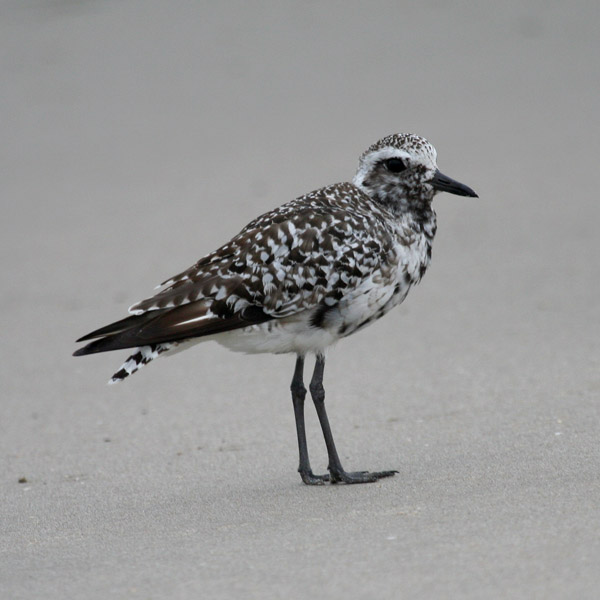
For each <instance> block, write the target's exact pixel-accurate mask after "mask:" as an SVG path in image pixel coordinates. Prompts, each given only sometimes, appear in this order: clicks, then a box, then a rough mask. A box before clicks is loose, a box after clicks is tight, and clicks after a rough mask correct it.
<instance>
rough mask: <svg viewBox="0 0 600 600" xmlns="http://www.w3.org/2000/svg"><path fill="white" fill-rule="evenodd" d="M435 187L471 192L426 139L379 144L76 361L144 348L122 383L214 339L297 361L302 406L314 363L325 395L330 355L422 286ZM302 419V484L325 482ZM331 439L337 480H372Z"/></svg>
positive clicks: (180, 280)
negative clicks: (349, 171) (316, 470)
mask: <svg viewBox="0 0 600 600" xmlns="http://www.w3.org/2000/svg"><path fill="white" fill-rule="evenodd" d="M440 190H441V191H449V192H451V193H455V194H461V195H467V196H475V195H476V194H475V192H473V190H471V189H470V188H468V187H466V186H464V185H463V184H459V183H458V182H456V181H453V180H451V179H449V178H447V177H445V176H444V175H442V174H441V173H440V172H439V171H438V169H437V166H436V151H435V149H434V148H433V146H432V145H431V144H430V143H429V142H428V141H427V140H425V139H424V138H421V137H419V136H416V135H412V134H395V135H391V136H388V137H386V138H383V139H382V140H380V141H379V142H377V143H376V144H374V145H372V146H371V147H370V148H369V149H368V150H367V151H366V152H365V153H364V154H363V155H362V156H361V157H360V160H359V167H358V171H357V173H356V175H355V177H354V179H353V182H352V183H349V182H346V183H337V184H333V185H329V186H327V187H324V188H321V189H319V190H316V191H314V192H311V193H309V194H306V195H304V196H301V197H300V198H296V199H295V200H292V201H291V202H288V203H287V204H284V205H282V206H280V207H279V208H276V209H275V210H272V211H270V212H268V213H265V214H264V215H262V216H260V217H258V218H256V219H254V220H253V221H252V222H250V223H249V224H248V225H247V226H246V227H244V229H242V231H241V232H240V233H239V234H238V235H236V236H235V237H234V238H232V239H231V240H230V241H229V242H227V243H226V244H225V245H224V246H221V247H220V248H218V249H217V250H215V251H214V252H212V253H210V254H208V255H206V256H205V257H204V258H201V259H200V260H199V261H198V262H196V263H195V264H194V265H193V266H192V267H190V268H189V269H186V270H185V271H183V272H182V273H180V274H178V275H176V276H174V277H172V278H170V279H169V280H167V281H165V282H164V283H163V284H161V286H159V287H160V290H159V291H158V292H157V293H156V294H155V295H154V296H152V297H151V298H148V299H146V300H142V301H141V302H138V303H137V304H134V305H133V306H132V307H131V308H130V309H129V312H130V313H131V316H130V317H128V318H126V319H123V320H121V321H118V322H116V323H113V324H111V325H108V326H106V327H103V328H101V329H99V330H97V331H94V332H92V333H91V334H88V335H87V336H84V337H83V338H81V340H79V341H83V340H91V339H94V338H98V339H96V340H95V341H92V342H91V343H89V344H88V345H87V346H85V347H84V348H81V349H80V350H78V351H77V352H76V353H75V354H76V355H81V354H91V353H95V352H103V351H107V350H116V349H119V348H131V347H137V351H136V352H135V353H134V354H133V355H132V356H130V357H129V358H128V359H127V361H126V362H125V363H124V364H123V366H122V367H121V369H120V370H119V371H117V373H115V375H114V376H113V378H112V379H111V383H116V382H118V381H122V380H123V379H125V378H126V377H128V376H129V375H130V374H132V373H134V372H135V371H137V370H138V369H139V368H140V367H141V366H143V365H145V364H147V363H148V362H150V361H151V360H153V359H154V358H156V357H157V356H159V355H161V354H172V353H174V352H175V351H178V350H181V349H183V348H185V347H187V346H189V345H190V344H193V343H197V342H198V341H204V340H209V339H212V340H215V341H217V342H219V343H221V344H223V345H224V346H226V347H228V348H230V349H232V350H235V351H241V352H250V353H252V352H271V353H285V352H293V353H296V354H297V355H298V361H297V367H296V374H295V376H294V382H293V386H292V391H293V396H294V407H295V409H297V408H298V406H299V403H300V400H301V401H302V403H303V397H304V396H303V394H305V393H306V390H304V391H303V392H302V390H303V385H302V380H301V377H302V373H301V369H300V366H301V365H302V366H303V364H304V362H303V361H304V355H305V354H307V353H314V354H316V355H317V367H316V370H315V376H314V377H313V383H312V384H311V393H313V398H315V397H319V394H320V391H319V390H322V386H321V387H319V386H320V378H322V373H323V367H324V357H323V356H324V352H325V349H326V348H327V347H328V346H330V345H331V344H333V343H335V342H336V341H338V340H339V339H341V338H343V337H347V336H349V335H351V334H352V333H354V332H356V331H358V330H359V329H361V328H363V327H365V326H366V325H368V324H369V323H371V322H373V321H374V320H376V319H378V318H379V317H381V316H383V315H384V314H386V313H387V312H388V311H389V310H390V309H391V308H393V307H394V306H396V305H397V304H399V303H400V302H402V301H403V300H404V298H405V297H406V295H407V294H408V292H409V290H410V288H411V286H413V285H415V284H416V283H418V282H419V281H420V280H421V278H422V276H423V274H424V273H425V270H426V269H427V267H428V266H429V262H430V260H431V244H432V242H433V237H434V235H435V232H436V217H435V213H434V211H433V209H432V208H431V201H432V199H433V196H434V194H435V193H436V191H440ZM299 369H300V370H299ZM313 384H314V385H313ZM313 388H314V389H313ZM294 390H295V392H294ZM294 394H295V395H294ZM315 394H316V396H315ZM315 403H316V404H317V410H318V411H319V410H321V411H322V413H319V416H320V419H322V418H324V419H325V420H326V419H327V418H326V416H325V417H323V415H324V414H325V413H324V407H321V408H319V404H318V401H317V400H316V399H315ZM302 405H303V404H302ZM302 414H303V413H302ZM299 419H300V420H301V421H302V422H301V423H300V422H299ZM296 420H297V425H298V427H299V429H298V436H299V444H300V455H301V464H300V471H301V474H302V477H303V480H304V481H305V482H306V483H315V482H319V481H320V482H322V481H323V480H324V479H323V478H322V477H321V478H319V477H316V476H313V475H312V472H311V471H310V466H307V465H308V456H307V454H306V448H305V446H306V443H305V440H304V442H303V441H302V438H303V435H304V434H303V428H304V424H303V416H301V415H299V413H298V412H297V413H296ZM324 434H325V438H326V441H327V443H328V451H329V453H330V470H331V472H332V477H333V479H332V481H334V480H340V481H341V480H343V481H347V482H350V483H352V482H359V480H360V481H363V480H364V481H366V480H369V481H371V480H372V479H368V478H367V479H365V477H366V476H360V474H359V475H356V474H355V475H356V477H355V478H354V479H355V480H356V481H355V480H352V481H350V480H351V479H352V477H350V475H349V474H347V473H345V472H344V471H343V470H342V469H341V465H340V464H339V458H337V455H336V453H335V448H334V447H333V439H332V438H331V434H330V432H329V433H327V432H326V430H325V429H324ZM328 436H329V438H331V439H328ZM303 443H304V451H303ZM332 448H333V450H332ZM303 452H304V455H305V456H304V457H303ZM332 465H333V467H332ZM392 473H393V472H391V471H388V472H384V473H379V474H375V475H378V477H384V476H388V475H390V474H392ZM336 478H337V479H336Z"/></svg>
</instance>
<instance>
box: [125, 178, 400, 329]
mask: <svg viewBox="0 0 600 600" xmlns="http://www.w3.org/2000/svg"><path fill="white" fill-rule="evenodd" d="M337 185H338V186H340V185H346V186H351V184H337ZM331 187H333V186H330V188H331ZM330 188H324V189H323V190H319V191H317V192H313V193H312V194H309V195H307V196H304V197H302V198H299V199H297V200H295V201H292V202H290V203H288V204H286V205H283V206H282V207H280V208H279V209H276V210H274V211H271V212H270V213H266V214H265V215H263V216H261V217H259V218H258V219H255V220H254V221H252V222H251V223H250V224H249V225H248V226H246V227H245V228H244V229H243V230H242V231H241V232H240V233H239V234H238V235H237V236H236V237H234V238H233V239H232V240H231V241H230V242H228V243H227V244H225V245H224V246H222V247H221V248H219V249H218V250H216V251H215V252H213V253H212V254H209V255H208V256H206V257H204V258H203V259H201V260H200V261H198V262H197V263H196V264H195V265H194V266H192V267H191V268H189V269H187V270H186V271H184V272H182V273H180V274H179V275H177V276H175V277H173V278H171V279H169V280H168V281H166V282H165V283H164V284H163V285H165V286H166V287H165V288H164V289H163V290H161V291H160V292H159V293H157V294H156V295H155V296H153V297H151V298H148V299H146V300H143V301H141V302H139V303H137V304H135V305H133V306H132V307H131V308H130V312H132V313H133V314H138V315H141V314H144V313H146V312H148V311H154V310H161V309H169V308H175V307H178V306H182V305H186V304H190V303H191V304H194V303H196V302H200V303H201V305H202V306H205V305H206V303H208V304H209V306H210V310H211V312H212V313H213V314H214V315H215V316H216V317H218V318H221V319H228V318H231V317H233V315H235V314H237V313H238V312H239V311H241V310H244V309H246V308H247V307H249V306H253V307H257V308H260V310H261V311H263V312H264V314H266V315H268V316H269V317H271V318H281V317H285V316H289V315H292V314H294V313H297V312H300V311H302V310H307V309H310V308H313V307H315V306H318V305H320V304H322V303H324V304H326V305H333V304H335V303H337V302H338V301H339V300H341V299H342V298H343V297H344V295H345V294H346V292H347V291H348V290H352V289H355V288H356V287H358V286H359V285H360V283H361V282H362V281H363V280H364V279H365V278H367V277H369V276H370V275H371V274H372V273H373V272H374V271H375V270H377V269H378V268H379V266H380V265H381V264H382V262H385V259H386V256H387V255H388V254H389V252H390V248H391V246H392V244H393V239H392V235H391V234H390V232H389V231H388V230H387V229H386V226H385V222H384V220H383V219H381V218H379V217H378V215H377V214H376V213H374V212H373V210H372V207H369V210H367V209H366V208H365V207H363V206H361V202H360V200H361V199H360V198H358V199H356V201H355V202H353V203H352V202H348V201H346V202H345V203H344V205H343V206H340V205H339V204H338V203H336V202H333V200H335V197H333V198H331V197H328V195H327V191H328V190H329V189H330ZM351 188H353V189H351V190H350V191H354V190H356V188H354V186H351ZM338 191H339V190H338ZM343 191H344V192H345V193H346V194H347V193H348V190H343ZM362 201H363V202H364V199H363V200H362Z"/></svg>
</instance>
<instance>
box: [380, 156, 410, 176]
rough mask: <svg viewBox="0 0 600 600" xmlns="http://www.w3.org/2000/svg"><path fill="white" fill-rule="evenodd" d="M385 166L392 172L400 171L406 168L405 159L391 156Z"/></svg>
mask: <svg viewBox="0 0 600 600" xmlns="http://www.w3.org/2000/svg"><path fill="white" fill-rule="evenodd" d="M385 166H386V168H387V170H388V171H391V172H392V173H400V172H402V171H404V169H406V165H405V164H404V161H403V160H402V159H400V158H389V159H388V160H386V161H385Z"/></svg>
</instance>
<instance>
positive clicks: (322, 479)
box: [298, 469, 330, 485]
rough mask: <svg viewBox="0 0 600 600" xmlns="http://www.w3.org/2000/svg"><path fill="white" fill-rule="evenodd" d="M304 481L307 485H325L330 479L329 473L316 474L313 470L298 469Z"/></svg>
mask: <svg viewBox="0 0 600 600" xmlns="http://www.w3.org/2000/svg"><path fill="white" fill-rule="evenodd" d="M298 472H299V473H300V477H302V481H303V482H304V483H305V484H306V485H323V484H324V483H327V482H328V481H329V480H330V477H329V475H315V474H314V473H313V472H312V471H310V470H309V471H301V470H300V469H298Z"/></svg>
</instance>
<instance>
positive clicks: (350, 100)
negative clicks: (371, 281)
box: [0, 0, 600, 600]
mask: <svg viewBox="0 0 600 600" xmlns="http://www.w3.org/2000/svg"><path fill="white" fill-rule="evenodd" d="M407 4H408V3H407ZM486 6H487V7H488V8H482V7H479V6H477V5H476V4H475V3H468V2H460V3H456V4H455V5H454V6H452V7H450V6H449V3H448V5H445V4H444V3H441V2H433V1H431V2H421V3H418V6H411V5H409V6H402V5H401V4H400V3H398V2H377V1H374V2H362V3H359V2H344V3H342V2H326V3H309V2H296V3H291V2H290V3H287V2H285V3H284V2H237V3H236V2H222V3H209V2H204V3H202V2H157V1H153V0H143V1H142V0H126V1H122V2H121V1H119V2H117V1H110V0H106V1H104V2H90V1H88V2H84V1H79V2H78V1H67V0H63V1H59V0H53V1H50V0H46V1H35V0H31V1H28V2H23V1H22V0H12V1H10V0H4V1H3V2H1V4H0V11H1V18H0V40H1V41H0V45H1V49H2V51H1V52H0V69H1V72H0V74H1V78H2V94H1V98H0V103H1V104H0V115H1V118H2V145H1V147H0V153H1V157H0V169H1V170H2V173H1V177H0V187H1V191H2V194H1V198H2V200H1V201H2V219H1V225H0V226H1V237H2V253H1V256H0V261H1V263H2V296H1V304H0V307H1V311H0V312H1V315H2V349H1V357H0V371H1V378H2V379H1V381H2V396H1V400H0V411H1V412H0V464H1V471H0V473H1V479H0V482H1V486H0V518H1V524H0V551H1V558H0V597H2V598H7V599H11V600H12V599H25V598H26V599H32V598H45V599H65V598H88V599H106V598H152V599H154V598H156V599H162V598H211V599H221V598H223V599H226V598H227V599H229V598H261V599H264V598H284V597H285V598H292V599H296V598H309V597H310V598H365V599H370V598H378V599H387V598H411V599H413V598H416V599H428V598H436V599H441V598H442V599H443V598H473V599H475V598H477V599H479V598H486V599H495V598H511V599H514V598H524V599H525V598H526V599H532V598H534V599H535V598H540V599H542V598H543V599H560V598H578V599H587V598H590V599H591V598H597V597H598V594H599V593H600V592H599V591H598V590H599V589H600V588H599V586H600V569H599V568H598V565H599V564H600V509H599V498H600V477H599V463H600V461H599V458H600V457H599V451H598V439H599V432H598V429H599V416H600V415H599V412H600V411H599V398H598V395H599V392H600V369H599V366H600V365H599V363H600V354H599V343H600V342H599V340H600V327H599V309H600V284H599V282H600V266H599V258H600V241H599V236H598V222H599V220H600V208H599V202H598V193H597V186H598V177H597V175H596V173H597V169H598V156H599V155H600V152H599V150H600V136H599V135H598V131H599V124H600V123H599V118H598V95H599V92H600V84H599V81H600V72H599V71H600V67H599V65H600V60H599V59H598V57H599V56H600V38H599V37H598V35H597V24H598V20H599V18H600V9H599V8H598V4H597V2H574V3H558V2H550V3H549V2H541V1H539V2H525V3H523V2H521V1H516V0H515V1H512V2H506V3H502V6H501V7H500V6H496V7H493V8H492V4H490V3H488V4H487V5H486ZM395 131H413V132H415V133H419V134H422V135H425V136H426V137H428V138H429V139H430V140H431V141H432V142H433V143H434V144H435V145H436V147H437V149H438V153H439V165H440V168H441V169H442V170H443V171H444V172H446V173H447V174H448V175H451V176H453V177H456V178H457V179H459V180H461V181H464V182H465V183H467V184H469V185H471V186H472V187H474V188H475V189H476V190H477V191H478V192H479V194H480V196H481V198H480V199H479V200H475V199H470V198H457V197H453V196H448V195H441V196H439V197H438V198H437V200H436V208H437V211H438V218H439V233H438V236H437V239H436V244H435V246H434V262H433V265H432V267H431V269H430V271H429V272H428V274H427V276H426V277H425V279H424V281H423V283H422V284H421V286H419V287H418V288H417V289H415V290H413V291H412V292H411V294H410V295H409V298H408V299H407V301H406V302H405V303H404V305H402V306H401V307H400V308H398V309H396V310H395V311H394V312H392V313H391V314H390V315H388V316H387V317H386V318H385V319H383V320H382V321H380V322H378V323H377V324H375V325H374V326H372V327H371V328H370V329H368V330H366V331H365V332H363V333H360V334H358V335H356V336H354V337H352V338H350V339H348V340H346V341H344V342H343V343H340V344H339V345H338V347H337V348H336V349H335V350H333V351H332V352H331V354H330V357H329V361H328V367H327V370H326V386H327V389H328V406H329V411H330V418H331V420H332V424H333V429H334V433H335V434H336V438H337V442H338V445H339V448H340V452H341V455H342V458H343V460H344V462H345V464H346V466H347V467H349V468H353V469H364V468H370V469H377V468H379V469H382V468H396V469H398V470H399V474H398V475H397V476H396V477H394V478H393V479H391V480H384V481H381V482H379V483H377V484H374V485H370V486H347V487H343V486H327V487H322V488H310V487H306V486H304V485H302V484H301V482H300V478H299V477H298V474H297V473H296V467H297V455H296V452H297V450H296V441H295V433H294V422H293V414H292V407H291V401H290V398H289V390H288V386H289V382H290V379H291V375H292V369H293V357H289V356H283V357H270V356H265V357H245V356H242V355H235V354H231V353H227V352H226V351H225V350H223V349H221V348H219V347H218V346H216V345H214V344H205V345H201V346H198V347H196V348H194V349H193V350H190V351H189V352H187V353H184V354H183V355H179V356H178V357H175V358H173V359H169V360H160V361H158V362H157V363H156V364H153V365H151V366H150V367H148V368H147V369H146V370H145V371H144V372H142V373H139V374H138V375H136V376H135V377H134V378H133V379H132V380H130V381H128V382H127V384H123V385H120V386H111V387H107V386H106V385H105V382H106V380H107V379H108V377H109V376H110V375H111V374H112V373H113V371H114V370H115V369H116V368H117V367H118V366H119V365H120V362H121V360H122V359H123V358H124V357H125V353H115V354H108V355H101V356H96V357H86V358H83V359H74V358H72V357H71V353H72V352H73V350H74V349H75V347H76V346H75V344H74V342H73V341H74V339H75V338H76V337H78V336H80V335H82V334H84V333H86V332H88V331H89V330H91V329H92V328H95V327H97V326H100V325H103V324H105V323H107V322H109V321H111V320H115V319H118V318H121V317H122V316H125V311H126V308H127V307H128V306H129V305H130V304H132V303H133V302H134V301H136V300H139V299H140V298H143V297H145V296H147V295H148V294H150V293H151V292H152V288H153V286H154V285H155V284H157V283H159V282H160V281H162V280H163V279H165V278H166V277H168V276H169V275H172V274H173V273H175V272H178V271H179V270H182V269H183V268H185V267H187V266H189V265H190V264H191V263H192V262H194V261H195V260H196V259H197V258H199V257H200V256H201V255H203V254H204V253H206V252H208V251H210V250H212V249H213V248H214V247H215V246H216V245H218V244H221V243H223V242H225V241H226V240H227V239H229V237H230V236H231V235H232V234H234V233H236V232H237V231H238V230H239V229H240V228H241V227H242V226H243V225H245V223H246V222H247V221H249V220H250V219H251V218H252V217H254V216H256V215H257V214H259V213H260V212H262V211H265V210H267V209H270V208H272V207H274V206H276V205H278V204H281V203H282V202H284V201H287V200H289V199H291V198H293V197H295V196H298V195H300V194H302V193H304V192H307V191H310V190H312V189H315V188H317V187H319V186H322V185H325V184H327V183H332V182H334V181H340V180H347V179H349V178H351V177H352V175H353V173H354V169H355V166H356V163H357V158H358V156H359V154H360V153H361V152H362V151H363V150H364V149H365V148H366V147H367V146H368V145H370V144H371V143H372V142H374V141H375V140H377V139H378V138H379V137H382V136H383V135H386V134H388V133H392V132H395ZM308 414H309V419H308V427H309V445H310V449H311V454H312V457H313V463H314V466H315V468H318V469H319V470H323V469H325V467H326V458H325V450H324V446H323V443H322V439H321V435H320V432H319V430H318V424H317V421H316V418H315V417H314V415H313V411H312V410H311V409H310V406H309V411H308ZM21 478H24V479H21ZM20 479H21V481H22V482H21V483H20V482H19V480H20Z"/></svg>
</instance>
